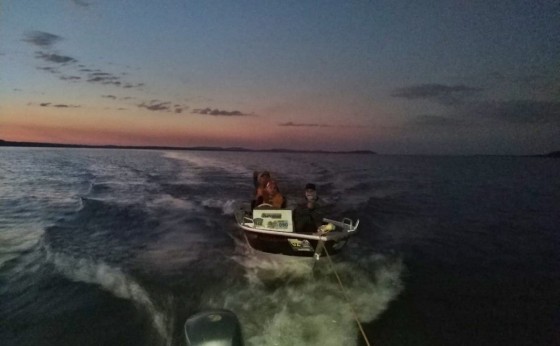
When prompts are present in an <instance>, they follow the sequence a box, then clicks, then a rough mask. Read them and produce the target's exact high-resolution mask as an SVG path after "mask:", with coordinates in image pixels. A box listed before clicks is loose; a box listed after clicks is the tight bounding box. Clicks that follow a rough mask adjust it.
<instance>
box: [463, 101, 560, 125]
mask: <svg viewBox="0 0 560 346" xmlns="http://www.w3.org/2000/svg"><path fill="white" fill-rule="evenodd" d="M465 111H466V112H467V113H468V114H472V115H474V116H477V117H479V118H489V119H494V120H501V121H504V122H507V123H511V124H550V125H556V126H558V125H560V102H558V101H533V100H510V101H483V102H477V103H473V104H471V105H469V107H467V108H465Z"/></svg>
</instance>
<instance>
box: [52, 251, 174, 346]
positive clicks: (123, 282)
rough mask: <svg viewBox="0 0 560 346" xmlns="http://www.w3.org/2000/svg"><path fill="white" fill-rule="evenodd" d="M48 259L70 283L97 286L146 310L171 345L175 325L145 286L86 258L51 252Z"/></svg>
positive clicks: (116, 269) (114, 269)
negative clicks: (160, 308)
mask: <svg viewBox="0 0 560 346" xmlns="http://www.w3.org/2000/svg"><path fill="white" fill-rule="evenodd" d="M47 259H48V260H49V261H50V262H51V263H53V264H54V266H55V268H56V269H57V270H58V271H59V272H60V273H61V274H63V275H64V276H65V277H67V278H68V279H70V280H72V281H77V282H85V283H88V284H93V285H97V286H99V287H100V288H101V289H103V290H105V291H107V292H110V293H111V294H113V295H114V296H116V297H119V298H123V299H128V300H131V301H132V302H133V303H135V304H136V305H138V306H140V307H142V308H143V309H145V310H146V312H148V313H149V314H150V316H151V317H152V323H153V326H154V328H155V329H156V330H157V332H158V333H159V335H160V336H161V338H162V339H163V340H166V341H167V344H170V342H171V332H170V330H171V326H172V322H171V321H168V319H167V318H166V315H165V314H164V313H162V312H161V311H159V310H158V309H157V308H156V306H155V305H154V304H153V302H152V300H151V299H150V297H149V295H148V293H147V292H146V291H145V290H144V289H143V288H142V286H140V284H138V283H137V282H136V281H135V280H134V279H132V278H131V277H130V276H129V275H127V274H125V273H123V272H122V271H121V270H120V269H119V268H114V267H111V266H109V265H107V264H105V263H103V262H94V261H91V260H88V259H85V258H81V259H77V258H74V257H71V256H66V255H62V254H52V253H50V252H48V257H47Z"/></svg>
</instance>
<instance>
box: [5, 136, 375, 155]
mask: <svg viewBox="0 0 560 346" xmlns="http://www.w3.org/2000/svg"><path fill="white" fill-rule="evenodd" d="M0 147H29V148H31V147H33V148H92V149H140V150H201V151H245V152H273V153H274V152H275V153H316V154H368V155H375V154H376V152H374V151H370V150H352V151H326V150H291V149H261V150H255V149H246V148H240V147H229V148H222V147H167V146H131V145H86V144H62V143H39V142H12V141H4V140H1V139H0Z"/></svg>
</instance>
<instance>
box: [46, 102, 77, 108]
mask: <svg viewBox="0 0 560 346" xmlns="http://www.w3.org/2000/svg"><path fill="white" fill-rule="evenodd" d="M39 106H41V107H55V108H80V107H82V106H79V105H69V104H64V103H57V104H53V103H52V102H41V103H39Z"/></svg>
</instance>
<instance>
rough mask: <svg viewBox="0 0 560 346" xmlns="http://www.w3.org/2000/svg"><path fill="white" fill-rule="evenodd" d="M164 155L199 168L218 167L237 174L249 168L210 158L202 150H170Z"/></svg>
mask: <svg viewBox="0 0 560 346" xmlns="http://www.w3.org/2000/svg"><path fill="white" fill-rule="evenodd" d="M163 156H164V157H166V158H169V159H174V160H179V161H184V162H187V163H189V164H190V165H191V166H194V167H198V168H205V169H206V168H217V169H221V170H225V171H227V172H231V173H236V174H245V173H247V168H246V167H244V166H243V165H240V164H234V163H231V162H226V161H223V160H219V159H213V158H209V157H208V156H207V154H205V153H200V152H192V151H191V152H185V151H181V152H178V151H168V152H165V153H164V154H163Z"/></svg>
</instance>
